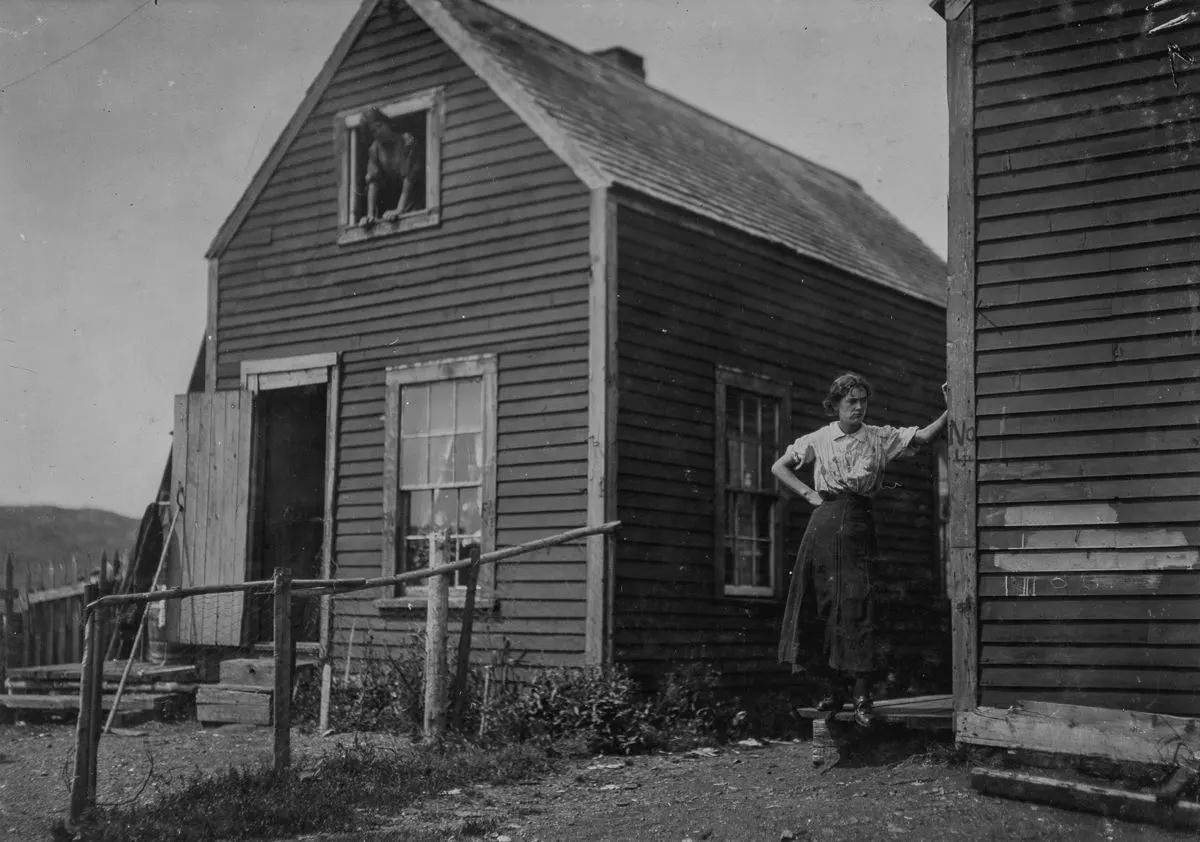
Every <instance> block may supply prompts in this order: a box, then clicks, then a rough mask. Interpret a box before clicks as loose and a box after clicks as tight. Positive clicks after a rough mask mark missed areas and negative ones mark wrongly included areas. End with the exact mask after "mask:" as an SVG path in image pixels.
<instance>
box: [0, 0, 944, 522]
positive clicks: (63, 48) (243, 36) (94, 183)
mask: <svg viewBox="0 0 1200 842" xmlns="http://www.w3.org/2000/svg"><path fill="white" fill-rule="evenodd" d="M494 5H497V6H499V7H500V8H502V9H504V10H505V11H508V12H510V13H512V14H514V15H516V16H517V17H519V18H522V19H523V20H525V21H527V22H529V23H531V24H533V25H534V26H537V27H539V28H541V29H543V30H545V31H548V32H550V33H551V34H553V35H555V36H557V37H559V38H561V39H563V40H565V41H567V42H569V43H571V44H574V45H575V46H577V47H580V48H582V49H586V50H594V49H600V48H603V47H609V46H614V45H620V46H624V47H627V48H629V49H631V50H633V51H635V52H637V53H640V54H641V55H642V56H644V58H645V61H646V69H647V81H649V82H650V84H652V85H654V86H656V87H659V88H662V89H664V90H666V91H668V92H670V93H671V94H673V95H675V96H677V97H679V98H681V99H684V100H686V101H688V102H691V103H693V104H695V105H697V106H699V107H701V108H703V109H704V110H706V111H708V112H710V113H712V114H715V115H716V116H718V117H721V118H722V119H724V120H726V121H728V122H731V123H734V124H736V125H739V126H742V127H744V128H745V129H746V130H748V131H750V132H752V133H754V134H756V135H758V136H760V137H762V138H764V139H766V140H768V141H771V142H773V143H776V144H778V145H780V146H783V147H785V148H787V149H790V150H792V151H794V152H796V153H798V154H800V155H803V156H805V157H807V158H809V159H811V160H813V161H816V162H817V163H820V164H823V165H825V166H829V167H832V168H833V169H836V170H838V171H839V172H842V173H844V174H845V175H847V176H849V177H851V178H853V179H855V180H856V181H858V182H859V183H860V184H861V185H862V186H863V188H864V189H865V190H866V191H867V192H868V193H870V194H871V195H872V196H874V197H875V198H876V199H877V200H878V201H880V202H881V203H882V204H883V205H884V206H885V207H887V208H888V209H889V210H890V211H891V212H892V213H893V214H895V215H896V216H897V217H898V218H899V219H900V220H901V221H902V222H903V223H904V224H906V225H907V226H908V227H909V228H911V229H912V230H913V231H915V232H916V233H917V234H918V235H919V236H920V237H921V238H922V239H923V240H924V241H925V242H926V243H928V244H929V245H930V246H931V247H932V248H933V249H934V250H935V251H936V252H938V253H939V254H940V255H942V256H945V249H946V221H945V209H946V183H947V176H946V171H947V162H946V156H947V118H946V95H945V46H944V44H945V24H944V22H943V21H942V20H941V18H939V17H938V16H937V15H936V14H934V13H933V12H932V11H931V10H930V9H929V7H928V5H927V4H926V2H925V0H739V2H736V3H734V2H729V0H688V1H687V2H683V0H678V1H677V0H495V2H494ZM357 7H358V0H236V2H235V1H234V0H157V2H155V0H88V2H81V1H80V0H36V1H35V0H5V2H4V3H3V4H0V504H5V505H21V504H53V505H60V506H69V507H87V508H100V509H107V510H111V511H116V512H119V513H121V514H126V515H131V516H139V515H140V514H141V511H142V509H143V508H144V507H145V505H146V504H147V503H149V502H151V501H152V500H153V498H154V493H155V491H156V489H157V486H158V480H159V477H160V475H161V474H162V470H163V466H164V464H165V460H166V458H167V454H168V452H169V450H170V442H171V419H172V396H173V395H174V394H176V393H178V392H181V391H184V390H185V389H186V386H187V380H188V375H189V373H190V371H191V367H192V364H193V362H194V360H195V355H196V350H197V348H198V346H199V343H200V339H201V337H202V335H203V332H204V324H205V312H204V308H205V299H206V289H207V264H206V262H205V260H204V252H205V250H206V249H207V247H208V244H209V243H210V242H211V240H212V238H213V236H214V235H215V233H216V231H217V228H218V227H219V226H220V224H221V223H222V222H223V221H224V219H225V217H226V216H227V215H228V214H229V212H230V211H231V210H232V209H233V206H234V204H235V203H236V202H237V200H238V198H239V197H240V196H241V194H242V192H243V191H244V190H245V189H246V186H247V185H248V184H249V182H250V179H251V178H252V177H253V175H254V173H255V171H256V170H257V169H258V166H259V165H260V164H261V163H262V161H263V159H264V158H265V157H266V154H267V152H268V151H269V149H270V147H271V145H272V143H273V142H274V141H275V138H276V137H277V136H278V135H279V134H280V132H281V131H282V130H283V127H284V124H285V123H286V122H287V120H288V119H289V117H290V116H291V115H292V113H293V111H294V110H295V108H296V106H297V105H299V103H300V100H301V98H302V97H303V96H304V92H305V90H306V89H307V87H308V85H309V83H310V82H311V81H312V80H313V78H314V77H315V76H316V74H317V72H318V70H319V69H320V67H321V64H322V63H323V62H324V60H325V58H326V57H327V56H328V55H329V53H330V52H331V51H332V49H333V45H334V43H335V42H336V41H337V39H338V36H339V35H340V34H341V31H342V30H343V29H344V27H345V25H346V23H347V22H348V21H349V20H350V18H351V16H352V15H353V13H354V11H355V10H356V9H357Z"/></svg>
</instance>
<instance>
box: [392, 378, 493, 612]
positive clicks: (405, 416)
mask: <svg viewBox="0 0 1200 842" xmlns="http://www.w3.org/2000/svg"><path fill="white" fill-rule="evenodd" d="M495 372H496V369H495V359H494V358H492V357H472V358H466V359H457V360H447V361H444V362H435V363H428V364H424V363H423V364H417V365H407V366H396V367H394V368H391V369H389V370H388V372H387V413H386V415H385V422H384V423H385V424H386V425H387V428H388V429H387V434H386V435H385V438H384V442H385V444H384V502H383V505H384V561H383V571H384V574H385V575H390V574H392V573H403V572H407V571H411V570H420V569H423V568H426V567H429V566H430V562H431V560H434V559H435V554H436V553H439V552H440V553H441V555H440V559H441V563H443V564H448V563H450V562H454V561H459V560H465V559H467V558H469V557H470V555H471V551H472V549H474V548H479V549H480V551H483V552H486V551H488V550H490V549H491V548H492V542H493V535H492V523H491V511H492V500H493V497H494V490H493V487H492V486H493V484H494V471H493V469H492V464H493V460H494V451H495V444H494V436H495V397H494V396H495V376H496V374H495ZM490 571H491V567H490V566H487V565H485V566H484V567H483V568H482V569H481V571H480V586H481V588H482V589H485V590H486V589H488V588H489V587H490V584H489V583H490V581H491V579H492V574H491V572H490ZM450 582H451V585H453V586H461V585H462V582H463V577H462V576H461V575H454V577H453V578H452V579H451V580H450ZM424 584H425V583H424V582H423V581H422V582H418V583H415V584H414V585H411V586H409V587H405V588H397V593H398V595H400V594H404V595H409V596H411V595H412V594H414V593H422V592H423V591H424Z"/></svg>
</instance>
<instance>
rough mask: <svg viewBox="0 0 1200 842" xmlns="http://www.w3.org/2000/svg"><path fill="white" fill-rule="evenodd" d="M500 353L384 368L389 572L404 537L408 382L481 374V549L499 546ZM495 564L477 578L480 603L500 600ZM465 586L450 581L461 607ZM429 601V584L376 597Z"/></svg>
mask: <svg viewBox="0 0 1200 842" xmlns="http://www.w3.org/2000/svg"><path fill="white" fill-rule="evenodd" d="M496 369H497V366H496V357H495V356H494V355H491V354H481V355H477V356H471V357H456V358H452V359H444V360H434V361H429V362H417V363H407V364H403V365H395V366H388V368H387V369H386V371H385V374H384V385H385V404H384V416H383V418H384V444H383V557H382V572H383V575H384V576H394V575H396V573H398V572H399V562H400V552H399V548H398V545H399V544H400V542H401V540H402V539H401V538H400V537H399V532H398V529H399V528H400V523H399V517H400V512H399V504H400V476H401V464H400V462H401V453H402V450H401V447H400V413H401V404H400V394H401V391H402V389H403V387H405V386H415V385H420V384H426V383H440V382H446V381H454V380H466V379H474V378H479V379H480V381H481V390H480V391H481V394H480V400H481V408H482V413H483V431H482V433H481V436H482V441H483V448H484V458H483V464H482V465H481V466H480V467H481V469H482V470H481V474H480V480H479V483H480V512H479V514H480V529H479V531H480V535H479V549H480V552H481V553H488V552H492V551H493V550H494V549H495V548H496V518H495V512H496ZM495 590H496V567H495V565H493V564H484V565H481V566H480V568H479V578H478V580H477V584H476V594H477V595H476V599H475V605H476V607H477V608H487V607H490V606H491V604H492V603H493V602H494V600H495ZM465 596H466V587H465V586H462V585H457V586H455V585H452V586H451V587H450V604H451V606H452V607H462V605H463V603H464V600H465ZM427 602H428V590H427V589H426V588H425V587H424V586H418V585H414V586H409V587H406V588H403V593H401V594H399V595H396V596H387V597H383V598H380V599H377V600H375V605H376V607H377V608H392V609H396V608H422V609H423V608H424V607H425V605H426V604H427Z"/></svg>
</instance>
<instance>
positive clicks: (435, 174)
mask: <svg viewBox="0 0 1200 842" xmlns="http://www.w3.org/2000/svg"><path fill="white" fill-rule="evenodd" d="M443 102H444V100H443V95H442V89H440V88H438V89H435V90H430V91H425V92H422V93H420V94H416V95H414V96H411V97H407V98H405V99H402V100H398V101H394V102H389V103H386V104H375V105H372V106H368V107H366V108H363V109H360V110H357V111H352V112H345V113H342V114H339V115H338V118H337V148H338V157H339V159H340V179H339V185H338V196H339V206H340V220H339V222H340V226H339V228H340V232H339V237H338V242H339V243H351V242H359V241H361V240H366V239H371V238H373V237H379V236H385V235H388V234H396V233H399V232H402V231H410V230H412V229H414V228H424V227H427V226H430V225H437V224H438V222H439V219H440V207H439V203H440V195H441V141H442V123H443V114H444V106H443Z"/></svg>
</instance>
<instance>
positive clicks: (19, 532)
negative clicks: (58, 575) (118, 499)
mask: <svg viewBox="0 0 1200 842" xmlns="http://www.w3.org/2000/svg"><path fill="white" fill-rule="evenodd" d="M137 530H138V521H137V520H136V519H134V518H131V517H125V516H124V515H119V514H116V513H115V512H106V511H103V510H101V509H62V508H59V507H57V506H0V564H2V562H3V561H4V559H5V558H7V557H8V554H9V553H12V557H13V561H14V562H15V564H14V567H15V568H16V570H17V571H18V572H17V575H18V577H20V575H21V574H20V571H21V570H22V569H23V568H28V569H31V570H44V569H45V568H46V567H47V566H48V565H51V564H57V563H59V562H69V561H70V560H71V556H72V555H74V556H75V557H76V558H77V559H78V561H79V566H80V569H81V570H83V569H90V568H91V566H93V565H95V564H97V563H98V562H99V560H100V554H101V553H107V554H108V555H109V556H110V557H111V556H112V554H113V552H114V551H117V552H120V553H121V557H122V558H127V557H128V555H129V552H130V550H131V549H132V548H133V544H134V541H136V540H137ZM89 561H90V564H88V562H89ZM2 578H3V567H2V566H0V579H2ZM0 587H3V583H2V582H0Z"/></svg>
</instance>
